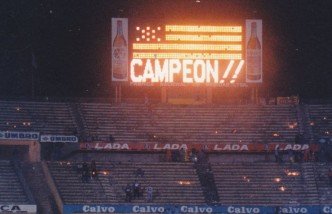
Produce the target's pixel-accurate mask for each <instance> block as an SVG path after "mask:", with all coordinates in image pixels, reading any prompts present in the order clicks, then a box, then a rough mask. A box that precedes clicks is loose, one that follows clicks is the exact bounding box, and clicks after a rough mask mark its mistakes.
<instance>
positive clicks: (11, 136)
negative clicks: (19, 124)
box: [0, 131, 39, 141]
mask: <svg viewBox="0 0 332 214" xmlns="http://www.w3.org/2000/svg"><path fill="white" fill-rule="evenodd" d="M2 139H3V140H32V141H33V140H39V132H12V131H0V140H2Z"/></svg>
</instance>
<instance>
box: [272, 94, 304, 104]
mask: <svg viewBox="0 0 332 214" xmlns="http://www.w3.org/2000/svg"><path fill="white" fill-rule="evenodd" d="M299 102H300V98H299V97H298V96H291V97H277V104H278V105H298V104H299Z"/></svg>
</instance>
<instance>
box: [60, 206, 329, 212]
mask: <svg viewBox="0 0 332 214" xmlns="http://www.w3.org/2000/svg"><path fill="white" fill-rule="evenodd" d="M63 213H64V214H69V213H166V214H181V213H196V214H199V213H218V214H256V213H257V214H296V213H299V214H305V213H307V214H316V213H317V214H320V213H332V205H320V206H319V205H317V206H301V205H299V206H249V205H248V206H241V205H228V206H225V205H215V206H213V205H211V206H209V205H151V204H150V205H144V204H136V205H135V204H132V205H114V204H103V205H102V204H98V205H91V204H85V205H64V206H63Z"/></svg>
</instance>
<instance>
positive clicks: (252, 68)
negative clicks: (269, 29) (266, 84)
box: [246, 19, 263, 83]
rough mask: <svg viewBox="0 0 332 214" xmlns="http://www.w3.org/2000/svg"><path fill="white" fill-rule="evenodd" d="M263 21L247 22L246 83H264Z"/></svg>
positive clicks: (252, 20)
mask: <svg viewBox="0 0 332 214" xmlns="http://www.w3.org/2000/svg"><path fill="white" fill-rule="evenodd" d="M262 28H263V26H262V20H260V19H248V20H246V70H247V75H246V82H247V83H262V82H263V60H262V56H263V54H262V49H263V39H262V38H263V37H262V30H263V29H262Z"/></svg>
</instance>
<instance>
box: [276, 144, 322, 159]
mask: <svg viewBox="0 0 332 214" xmlns="http://www.w3.org/2000/svg"><path fill="white" fill-rule="evenodd" d="M284 156H286V158H285V160H284V159H283V157H284ZM274 157H275V161H276V162H277V163H282V162H283V161H289V162H292V163H295V162H308V161H316V154H315V152H314V151H312V150H309V149H306V150H302V151H294V150H292V149H288V150H286V151H283V152H281V151H280V148H279V146H276V148H275V150H274Z"/></svg>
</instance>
